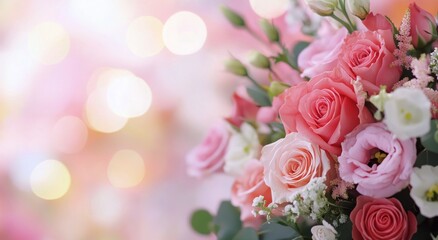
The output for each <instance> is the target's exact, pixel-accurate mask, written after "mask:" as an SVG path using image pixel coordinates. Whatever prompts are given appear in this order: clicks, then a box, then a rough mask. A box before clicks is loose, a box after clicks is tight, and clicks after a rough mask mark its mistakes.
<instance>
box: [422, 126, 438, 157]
mask: <svg viewBox="0 0 438 240" xmlns="http://www.w3.org/2000/svg"><path fill="white" fill-rule="evenodd" d="M437 124H438V120H432V121H430V131H429V133H427V134H426V135H424V136H423V137H421V144H422V145H423V146H424V147H425V148H426V149H427V150H428V151H431V152H434V153H438V136H437V133H438V131H437Z"/></svg>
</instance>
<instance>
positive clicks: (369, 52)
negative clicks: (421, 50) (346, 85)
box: [339, 30, 402, 94]
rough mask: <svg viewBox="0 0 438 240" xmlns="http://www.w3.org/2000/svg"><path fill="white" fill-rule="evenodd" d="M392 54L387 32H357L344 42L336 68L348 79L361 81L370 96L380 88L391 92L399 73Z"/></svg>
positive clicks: (392, 49)
mask: <svg viewBox="0 0 438 240" xmlns="http://www.w3.org/2000/svg"><path fill="white" fill-rule="evenodd" d="M394 50H395V43H394V39H393V37H392V32H391V31H390V30H378V31H356V32H353V33H352V34H351V35H349V36H347V37H346V38H345V42H344V44H343V46H342V49H341V53H340V55H339V64H340V67H341V69H342V70H344V71H345V72H346V73H347V74H348V75H349V76H350V77H351V78H353V79H356V78H357V77H360V78H361V79H362V84H363V86H364V89H365V91H366V92H368V93H369V94H375V93H378V92H379V90H380V86H381V85H385V86H386V87H387V90H388V91H391V90H392V86H393V85H394V84H395V83H396V82H397V81H398V80H400V76H401V72H402V69H401V67H400V66H394V65H393V64H392V63H393V62H394V61H395V60H396V58H395V57H394V55H393V52H394Z"/></svg>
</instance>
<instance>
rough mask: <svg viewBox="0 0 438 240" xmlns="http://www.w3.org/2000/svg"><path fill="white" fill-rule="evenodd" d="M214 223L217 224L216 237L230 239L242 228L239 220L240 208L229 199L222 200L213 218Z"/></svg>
mask: <svg viewBox="0 0 438 240" xmlns="http://www.w3.org/2000/svg"><path fill="white" fill-rule="evenodd" d="M214 223H215V225H216V226H217V232H216V235H217V239H218V240H230V239H233V237H234V236H235V235H236V234H237V233H238V232H239V231H240V229H241V228H242V221H240V210H239V208H236V207H234V206H233V205H232V204H231V202H230V201H223V202H222V203H221V204H220V206H219V210H218V212H217V215H216V217H215V218H214Z"/></svg>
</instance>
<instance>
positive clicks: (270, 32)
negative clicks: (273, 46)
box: [260, 19, 280, 42]
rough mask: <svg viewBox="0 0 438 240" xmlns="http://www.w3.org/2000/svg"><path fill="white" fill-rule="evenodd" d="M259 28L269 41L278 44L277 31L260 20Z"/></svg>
mask: <svg viewBox="0 0 438 240" xmlns="http://www.w3.org/2000/svg"><path fill="white" fill-rule="evenodd" d="M260 27H261V28H262V30H263V32H264V33H265V35H266V36H267V37H268V39H269V41H271V42H280V33H279V32H278V29H277V28H276V27H275V26H274V25H273V24H271V23H270V22H269V21H268V20H266V19H262V20H261V21H260Z"/></svg>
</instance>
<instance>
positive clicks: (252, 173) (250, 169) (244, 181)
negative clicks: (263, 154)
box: [231, 159, 272, 225]
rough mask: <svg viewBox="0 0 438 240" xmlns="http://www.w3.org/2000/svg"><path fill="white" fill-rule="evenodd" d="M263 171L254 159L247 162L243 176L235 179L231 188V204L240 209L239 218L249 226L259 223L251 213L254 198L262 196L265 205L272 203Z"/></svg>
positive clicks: (258, 162)
mask: <svg viewBox="0 0 438 240" xmlns="http://www.w3.org/2000/svg"><path fill="white" fill-rule="evenodd" d="M263 171H264V168H263V165H262V164H261V163H260V161H258V160H255V159H253V160H250V161H248V163H247V165H246V166H245V170H244V172H243V174H242V175H241V176H239V177H237V178H236V180H235V181H234V184H233V186H232V188H231V202H232V203H233V205H234V206H237V207H240V209H241V215H240V218H241V219H242V221H243V222H245V223H247V224H250V225H255V224H254V223H258V222H259V221H257V220H258V219H257V217H254V216H253V215H252V213H251V212H252V210H253V206H252V203H253V200H254V198H256V197H258V196H263V197H264V199H265V200H266V205H268V204H269V203H271V202H272V196H271V189H270V188H269V187H268V186H266V184H265V181H264V180H263V178H264V175H263Z"/></svg>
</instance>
